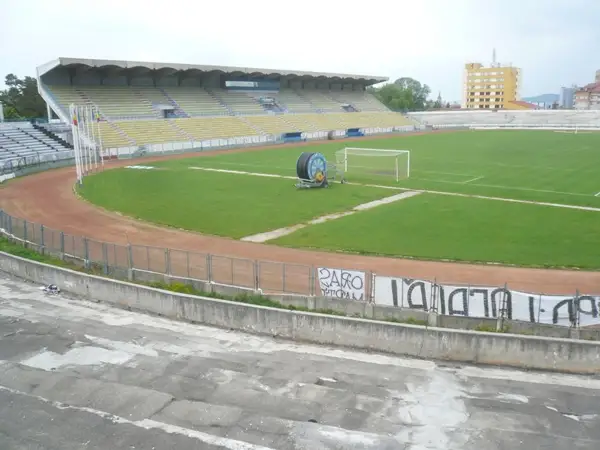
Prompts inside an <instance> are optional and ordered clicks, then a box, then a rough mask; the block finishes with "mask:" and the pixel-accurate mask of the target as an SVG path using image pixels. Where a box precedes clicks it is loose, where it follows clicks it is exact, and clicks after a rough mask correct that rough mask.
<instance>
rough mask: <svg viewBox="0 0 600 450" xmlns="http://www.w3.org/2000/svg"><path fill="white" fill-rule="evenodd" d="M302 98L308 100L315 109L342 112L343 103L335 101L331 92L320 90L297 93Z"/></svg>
mask: <svg viewBox="0 0 600 450" xmlns="http://www.w3.org/2000/svg"><path fill="white" fill-rule="evenodd" d="M295 92H296V94H298V95H299V96H300V97H303V98H304V99H306V100H307V101H308V102H309V103H310V104H311V105H313V107H314V108H316V109H319V110H322V111H335V112H338V111H341V110H342V103H340V102H337V101H335V100H334V99H333V98H331V97H329V96H328V94H330V92H329V91H318V90H312V89H308V90H301V91H298V90H297V91H295Z"/></svg>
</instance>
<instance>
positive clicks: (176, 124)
mask: <svg viewBox="0 0 600 450" xmlns="http://www.w3.org/2000/svg"><path fill="white" fill-rule="evenodd" d="M168 122H169V125H171V127H173V128H174V129H175V130H177V131H178V132H179V133H181V134H182V135H184V136H185V137H186V138H187V140H189V141H193V140H195V138H194V136H193V135H192V134H190V133H188V132H187V131H186V130H184V129H183V128H182V127H180V126H179V123H180V122H179V121H177V120H169V121H168Z"/></svg>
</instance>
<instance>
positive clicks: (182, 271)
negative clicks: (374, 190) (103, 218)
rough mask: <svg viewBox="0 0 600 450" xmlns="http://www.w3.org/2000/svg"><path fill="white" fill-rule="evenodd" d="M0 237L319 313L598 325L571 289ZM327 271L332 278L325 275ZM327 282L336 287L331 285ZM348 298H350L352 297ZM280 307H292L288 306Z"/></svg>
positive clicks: (120, 274)
mask: <svg viewBox="0 0 600 450" xmlns="http://www.w3.org/2000/svg"><path fill="white" fill-rule="evenodd" d="M0 234H2V235H4V236H6V237H8V238H9V239H11V240H13V241H18V242H20V243H21V244H23V245H25V246H27V247H29V248H32V249H34V250H36V251H38V252H39V253H42V254H47V255H51V256H55V257H57V258H60V259H62V260H65V261H68V262H71V263H74V264H76V265H78V266H80V267H84V268H86V269H91V270H93V271H94V272H96V273H98V274H104V275H106V276H109V277H112V278H116V279H122V280H129V281H137V282H152V281H163V282H177V281H179V282H183V283H187V284H189V283H191V284H193V283H194V282H195V281H199V282H205V283H210V284H211V285H213V286H214V285H217V286H223V287H225V289H227V287H232V288H235V289H237V290H238V292H240V291H241V292H244V291H247V292H249V293H260V294H264V295H282V294H285V295H289V296H299V297H296V298H298V299H300V297H304V298H306V297H315V296H318V297H333V298H332V299H331V302H327V303H320V305H321V307H322V308H327V309H335V310H339V311H340V312H345V313H348V314H354V313H358V314H359V315H360V316H364V315H366V316H367V317H371V318H386V317H387V318H390V317H392V318H402V317H405V316H406V317H413V318H414V317H415V315H416V317H417V318H419V317H420V318H421V319H426V318H427V314H429V313H432V312H433V313H437V314H439V315H440V319H439V320H440V322H439V325H441V326H444V327H450V328H471V327H474V326H480V325H481V324H482V322H480V321H481V320H485V319H488V320H498V319H499V320H500V321H501V323H502V324H503V325H502V326H504V324H508V325H509V326H510V327H511V329H512V330H513V331H515V332H523V333H530V334H543V335H550V336H556V337H569V336H570V334H569V333H570V332H569V331H568V330H569V329H580V327H586V326H589V325H600V314H599V310H600V296H599V295H590V294H589V293H582V292H579V291H578V290H577V291H575V292H572V293H570V294H569V293H565V294H564V295H545V294H536V293H524V292H520V291H513V290H511V289H510V288H509V287H508V285H506V284H505V285H504V286H503V287H494V286H478V285H476V284H469V285H464V284H460V283H437V282H435V281H433V282H432V281H425V280H415V279H408V278H406V279H405V278H403V277H401V276H391V277H390V276H380V275H377V274H375V273H373V272H370V271H366V272H365V271H352V270H346V269H341V268H338V269H333V268H318V267H315V266H311V265H303V264H293V263H282V262H274V261H263V260H254V259H245V258H236V257H230V256H223V255H213V254H210V253H199V252H190V251H186V250H178V249H169V248H159V247H152V246H146V245H135V244H116V243H111V242H102V241H97V240H94V239H90V238H87V237H82V236H76V235H72V234H69V233H65V232H63V231H59V230H55V229H52V228H49V227H46V226H44V225H41V224H37V223H34V222H30V221H27V220H24V219H19V218H15V217H13V216H11V215H10V214H8V213H6V212H4V211H2V210H0ZM335 271H340V272H339V273H338V274H337V275H336V276H335V277H331V276H330V275H332V274H333V272H335ZM342 272H343V273H342ZM324 274H325V275H324ZM327 274H329V275H327ZM353 277H358V279H360V282H359V285H358V286H356V285H353V283H352V282H350V283H346V284H347V286H345V287H344V286H343V284H344V282H343V280H346V281H348V280H350V278H353ZM334 278H335V279H337V281H338V283H337V284H336V283H332V282H331V281H332V280H333V279H334ZM339 281H342V283H341V284H340V283H339ZM210 289H211V290H212V289H213V288H212V287H211V288H210ZM234 292H235V291H234ZM353 292H354V293H356V294H358V295H356V296H354V295H353ZM287 298H289V299H292V298H294V297H287ZM340 300H346V301H347V303H345V306H344V305H343V304H342V303H339V301H340ZM286 301H287V302H289V301H291V302H292V303H291V304H294V302H293V301H292V300H286ZM286 301H284V303H285V302H286ZM350 304H352V305H354V306H350ZM366 304H371V305H373V306H374V307H375V308H374V309H373V310H372V311H371V312H370V313H368V314H367V313H366V311H367V309H364V306H360V305H366ZM348 308H350V309H348ZM356 308H358V309H356ZM369 314H371V315H369ZM397 314H400V316H397ZM498 323H500V322H498ZM553 325H554V326H553ZM556 325H558V327H556ZM487 326H489V322H487ZM582 331H583V328H582ZM585 332H586V333H587V334H586V335H585V336H586V337H585V338H589V339H595V340H596V339H600V329H590V330H585Z"/></svg>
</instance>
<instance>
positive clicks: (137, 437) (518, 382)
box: [0, 275, 600, 450]
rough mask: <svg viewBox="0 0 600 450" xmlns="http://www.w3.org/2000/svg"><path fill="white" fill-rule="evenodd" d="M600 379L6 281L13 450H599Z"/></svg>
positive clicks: (4, 381) (6, 415) (1, 408)
mask: <svg viewBox="0 0 600 450" xmlns="http://www.w3.org/2000/svg"><path fill="white" fill-rule="evenodd" d="M599 400H600V380H597V379H593V378H586V377H576V376H567V375H559V374H545V373H526V372H518V371H512V370H503V369H493V368H478V367H473V366H459V365H448V364H437V363H434V362H430V361H422V360H411V359H403V358H398V357H391V356H386V355H378V354H368V353H360V352H353V351H348V350H340V349H335V348H327V347H319V346H307V345H298V344H295V343H292V342H282V341H277V340H274V339H271V338H266V337H257V336H252V335H245V334H242V333H237V332H229V331H226V330H221V329H215V328H209V327H203V326H197V325H190V324H186V323H180V322H174V321H169V320H166V319H162V318H158V317H151V316H147V315H143V314H138V313H132V312H129V311H124V310H120V309H112V308H110V307H108V306H106V305H102V304H97V303H91V302H86V301H83V300H80V299H77V298H73V297H69V296H66V295H63V294H61V295H59V296H48V295H46V294H44V293H43V292H41V291H40V290H39V289H38V286H35V285H31V284H26V283H24V282H21V281H19V280H16V279H12V278H9V277H8V276H7V275H0V448H2V450H13V449H61V450H70V449H82V448H85V449H121V448H125V449H133V448H137V449H154V450H159V449H174V448H175V449H183V450H186V449H207V450H217V449H233V450H241V449H244V450H269V449H273V450H300V449H303V450H304V449H306V450H321V449H323V450H333V449H344V450H345V449H368V450H371V449H373V450H374V449H384V450H386V449H389V450H398V449H413V450H417V449H419V450H421V449H432V450H449V449H477V450H488V449H509V448H510V449H515V448H523V449H532V448H545V449H569V450H573V449H590V448H600V401H599Z"/></svg>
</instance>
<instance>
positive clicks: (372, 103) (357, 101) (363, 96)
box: [330, 91, 389, 112]
mask: <svg viewBox="0 0 600 450" xmlns="http://www.w3.org/2000/svg"><path fill="white" fill-rule="evenodd" d="M330 95H331V97H332V98H333V99H335V100H336V101H338V102H339V103H341V104H349V105H353V106H354V107H355V108H356V109H358V110H359V111H382V112H386V111H389V109H387V108H386V107H385V106H384V105H383V104H382V103H381V102H380V101H379V100H377V99H376V98H375V97H374V96H373V95H371V94H369V93H367V92H359V91H331V92H330Z"/></svg>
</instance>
